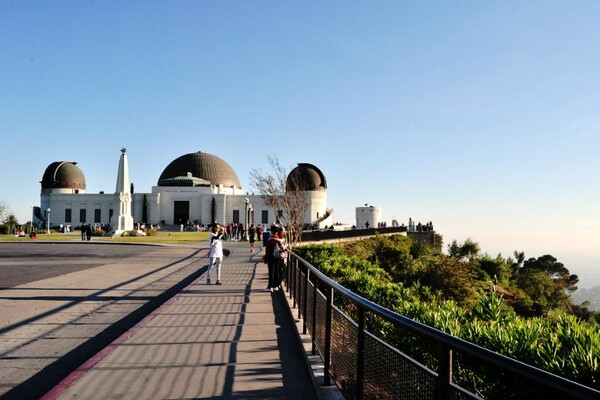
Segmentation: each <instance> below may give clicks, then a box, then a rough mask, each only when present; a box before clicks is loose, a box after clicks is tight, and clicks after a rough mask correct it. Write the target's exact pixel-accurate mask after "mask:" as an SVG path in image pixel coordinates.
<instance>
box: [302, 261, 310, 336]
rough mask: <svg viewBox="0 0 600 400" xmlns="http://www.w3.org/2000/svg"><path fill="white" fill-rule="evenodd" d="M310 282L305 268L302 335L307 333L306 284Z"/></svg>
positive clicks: (307, 270) (307, 269)
mask: <svg viewBox="0 0 600 400" xmlns="http://www.w3.org/2000/svg"><path fill="white" fill-rule="evenodd" d="M309 282H310V268H308V267H306V276H305V277H304V293H303V294H302V334H303V335H306V334H307V333H308V326H307V325H306V313H307V312H308V283H309Z"/></svg>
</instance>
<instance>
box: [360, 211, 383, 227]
mask: <svg viewBox="0 0 600 400" xmlns="http://www.w3.org/2000/svg"><path fill="white" fill-rule="evenodd" d="M381 221H383V219H382V217H381V208H380V207H374V206H368V205H365V206H364V207H356V227H357V228H358V229H363V228H377V224H379V223H380V222H381Z"/></svg>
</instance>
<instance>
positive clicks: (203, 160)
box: [158, 151, 241, 189]
mask: <svg viewBox="0 0 600 400" xmlns="http://www.w3.org/2000/svg"><path fill="white" fill-rule="evenodd" d="M190 178H197V180H196V182H200V185H206V184H209V183H210V184H211V185H215V186H218V185H223V186H224V187H235V188H237V189H240V188H241V185H240V180H239V179H238V177H237V175H236V173H235V171H234V170H233V168H231V167H230V166H229V164H227V163H226V162H225V161H224V160H222V159H221V158H219V157H217V156H214V155H212V154H208V153H202V152H200V151H199V152H197V153H190V154H185V155H183V156H181V157H179V158H177V159H175V160H173V161H172V162H171V163H170V164H169V165H167V168H165V170H164V171H163V173H162V174H160V178H158V186H179V184H177V182H178V181H179V182H181V181H187V182H193V180H191V179H190ZM182 183H183V182H182ZM192 185H194V184H192ZM181 186H189V183H188V184H181Z"/></svg>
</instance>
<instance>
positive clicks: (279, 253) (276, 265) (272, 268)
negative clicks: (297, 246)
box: [265, 228, 287, 292]
mask: <svg viewBox="0 0 600 400" xmlns="http://www.w3.org/2000/svg"><path fill="white" fill-rule="evenodd" d="M284 235H285V230H284V229H283V228H279V230H277V231H276V232H275V233H274V234H273V235H271V237H270V238H269V242H268V243H267V247H266V248H265V261H266V263H267V266H268V268H269V284H268V285H267V290H270V291H271V292H276V291H278V290H279V289H280V288H281V279H282V274H283V267H284V265H285V260H286V258H287V248H286V247H285V244H284V242H283V237H284Z"/></svg>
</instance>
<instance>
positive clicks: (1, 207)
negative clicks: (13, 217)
mask: <svg viewBox="0 0 600 400" xmlns="http://www.w3.org/2000/svg"><path fill="white" fill-rule="evenodd" d="M7 212H8V206H7V205H6V204H5V203H4V202H3V201H0V221H4V218H5V217H6V215H5V214H6V213H7Z"/></svg>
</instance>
